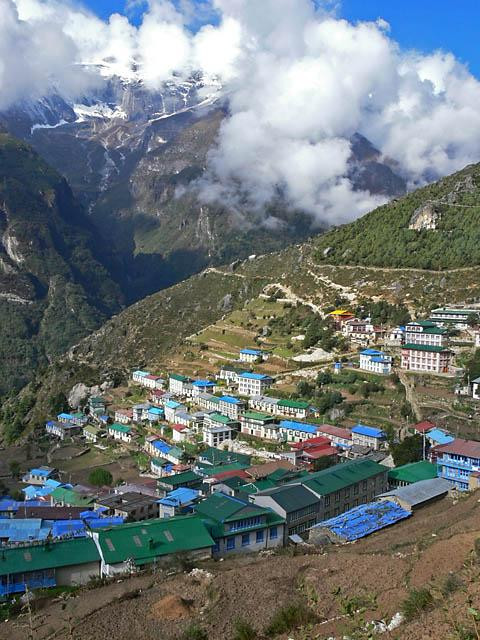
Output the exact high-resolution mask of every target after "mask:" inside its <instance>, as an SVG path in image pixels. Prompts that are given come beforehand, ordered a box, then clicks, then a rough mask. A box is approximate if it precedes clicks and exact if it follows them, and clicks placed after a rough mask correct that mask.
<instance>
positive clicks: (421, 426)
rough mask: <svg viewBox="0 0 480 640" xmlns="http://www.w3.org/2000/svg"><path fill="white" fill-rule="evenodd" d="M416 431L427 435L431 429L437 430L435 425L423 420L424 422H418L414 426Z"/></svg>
mask: <svg viewBox="0 0 480 640" xmlns="http://www.w3.org/2000/svg"><path fill="white" fill-rule="evenodd" d="M413 428H414V429H415V431H420V433H427V431H430V429H435V425H434V424H433V422H430V420H423V422H418V423H417V424H414V425H413Z"/></svg>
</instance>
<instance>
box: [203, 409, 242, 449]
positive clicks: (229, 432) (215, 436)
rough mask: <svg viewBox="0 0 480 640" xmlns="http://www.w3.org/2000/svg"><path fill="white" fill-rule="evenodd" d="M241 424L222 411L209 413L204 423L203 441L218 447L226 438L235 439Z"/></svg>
mask: <svg viewBox="0 0 480 640" xmlns="http://www.w3.org/2000/svg"><path fill="white" fill-rule="evenodd" d="M238 427H239V424H238V422H236V421H235V420H231V419H230V418H228V417H227V416H223V415H222V414H220V413H209V414H207V415H206V416H205V420H204V423H203V442H205V443H206V444H208V446H210V447H218V445H220V444H221V443H222V442H224V441H225V440H233V438H234V437H235V435H236V433H237V431H238Z"/></svg>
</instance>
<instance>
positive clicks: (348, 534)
mask: <svg viewBox="0 0 480 640" xmlns="http://www.w3.org/2000/svg"><path fill="white" fill-rule="evenodd" d="M411 515H412V514H411V513H410V512H409V511H406V510H405V509H402V508H401V507H400V506H398V504H396V503H395V502H391V501H389V500H385V501H383V502H369V503H368V504H362V505H360V506H359V507H355V508H354V509H350V511H346V512H345V513H342V514H341V515H339V516H335V518H330V520H324V521H323V522H320V523H319V524H316V525H315V526H314V527H312V529H310V531H311V532H315V531H318V533H320V532H322V533H325V534H326V535H328V534H329V533H331V534H333V537H334V538H337V539H340V541H342V542H351V541H353V540H358V539H359V538H363V537H365V536H368V535H369V534H370V533H373V532H374V531H378V530H379V529H383V528H384V527H388V526H389V525H391V524H394V523H395V522H398V521H399V520H403V519H404V518H409V517H410V516H411Z"/></svg>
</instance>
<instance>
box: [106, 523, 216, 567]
mask: <svg viewBox="0 0 480 640" xmlns="http://www.w3.org/2000/svg"><path fill="white" fill-rule="evenodd" d="M97 533H98V542H99V545H100V549H101V551H102V555H103V558H104V560H105V562H106V563H107V564H116V563H119V562H124V561H125V560H127V559H128V558H132V559H133V560H134V562H135V563H136V564H137V565H142V564H148V563H150V562H154V560H155V558H158V557H160V556H165V555H168V554H171V553H178V552H181V551H193V550H194V549H204V548H207V547H212V546H213V545H214V541H213V540H212V538H211V537H210V534H209V533H208V531H207V529H206V527H205V525H204V524H203V522H202V520H201V519H200V518H197V517H195V516H178V517H174V518H160V519H155V520H144V521H143V522H132V523H131V524H123V525H117V526H116V527H112V528H110V529H99V530H98V532H97Z"/></svg>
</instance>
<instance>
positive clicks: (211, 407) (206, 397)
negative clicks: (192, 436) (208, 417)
mask: <svg viewBox="0 0 480 640" xmlns="http://www.w3.org/2000/svg"><path fill="white" fill-rule="evenodd" d="M195 402H196V404H198V406H199V407H201V408H202V409H205V411H220V398H217V396H214V395H212V394H211V393H201V394H200V395H199V396H198V397H197V398H195Z"/></svg>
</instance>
